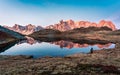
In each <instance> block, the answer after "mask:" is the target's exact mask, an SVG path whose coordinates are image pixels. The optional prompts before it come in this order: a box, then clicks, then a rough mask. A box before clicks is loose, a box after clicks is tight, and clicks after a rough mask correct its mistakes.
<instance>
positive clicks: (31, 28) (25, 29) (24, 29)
mask: <svg viewBox="0 0 120 75" xmlns="http://www.w3.org/2000/svg"><path fill="white" fill-rule="evenodd" d="M4 27H5V28H7V29H10V30H13V31H15V32H19V33H21V34H23V35H29V34H31V33H33V32H36V31H39V30H42V29H43V27H41V26H35V25H32V24H28V25H26V26H21V25H18V24H15V25H14V26H13V27H8V26H4Z"/></svg>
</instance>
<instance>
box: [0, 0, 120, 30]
mask: <svg viewBox="0 0 120 75" xmlns="http://www.w3.org/2000/svg"><path fill="white" fill-rule="evenodd" d="M62 19H63V20H69V19H72V20H75V21H81V20H84V21H91V22H97V23H98V22H99V21H100V20H103V19H104V20H108V21H112V22H113V23H114V24H115V25H116V27H117V28H120V0H0V24H1V25H9V26H13V25H14V24H20V25H23V26H24V25H27V24H33V25H41V26H43V27H44V26H48V25H51V24H55V23H58V22H59V21H60V20H62Z"/></svg>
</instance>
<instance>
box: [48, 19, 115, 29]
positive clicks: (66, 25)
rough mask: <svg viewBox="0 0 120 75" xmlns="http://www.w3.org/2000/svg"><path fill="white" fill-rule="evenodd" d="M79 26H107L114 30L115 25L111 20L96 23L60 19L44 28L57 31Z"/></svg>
mask: <svg viewBox="0 0 120 75" xmlns="http://www.w3.org/2000/svg"><path fill="white" fill-rule="evenodd" d="M81 27H85V28H87V27H108V28H111V29H112V30H116V28H115V25H114V24H113V23H112V22H111V21H105V20H101V21H100V22H99V23H98V24H97V23H94V22H89V21H78V22H75V21H73V20H67V21H63V20H61V21H60V22H59V23H58V24H54V25H50V26H47V27H46V29H56V30H59V31H67V30H72V29H75V28H81Z"/></svg>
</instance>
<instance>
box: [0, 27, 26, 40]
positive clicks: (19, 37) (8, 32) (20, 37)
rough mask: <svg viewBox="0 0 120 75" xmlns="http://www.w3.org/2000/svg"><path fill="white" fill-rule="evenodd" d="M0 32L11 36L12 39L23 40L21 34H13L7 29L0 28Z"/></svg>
mask: <svg viewBox="0 0 120 75" xmlns="http://www.w3.org/2000/svg"><path fill="white" fill-rule="evenodd" d="M0 31H2V32H5V33H6V34H9V35H11V36H13V37H15V38H17V39H24V36H23V35H21V34H19V33H17V32H14V31H12V30H9V29H7V28H4V27H2V26H0Z"/></svg>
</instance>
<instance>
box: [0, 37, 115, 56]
mask: <svg viewBox="0 0 120 75" xmlns="http://www.w3.org/2000/svg"><path fill="white" fill-rule="evenodd" d="M11 45H12V44H11ZM11 45H7V46H6V48H5V47H4V48H1V49H0V51H1V50H2V51H1V53H0V55H33V56H34V57H35V58H38V57H43V56H61V57H62V56H66V55H71V54H75V53H80V52H82V53H89V52H90V49H91V48H93V50H100V49H103V48H105V49H108V48H114V47H115V44H112V43H108V44H92V45H90V44H87V43H85V44H79V43H73V42H70V41H65V40H59V41H51V42H42V41H39V40H34V39H33V38H31V37H27V40H21V41H19V42H16V44H15V45H12V46H11ZM8 46H9V47H8ZM3 49H4V50H3ZM3 51H4V52H3Z"/></svg>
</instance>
